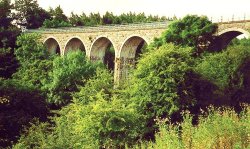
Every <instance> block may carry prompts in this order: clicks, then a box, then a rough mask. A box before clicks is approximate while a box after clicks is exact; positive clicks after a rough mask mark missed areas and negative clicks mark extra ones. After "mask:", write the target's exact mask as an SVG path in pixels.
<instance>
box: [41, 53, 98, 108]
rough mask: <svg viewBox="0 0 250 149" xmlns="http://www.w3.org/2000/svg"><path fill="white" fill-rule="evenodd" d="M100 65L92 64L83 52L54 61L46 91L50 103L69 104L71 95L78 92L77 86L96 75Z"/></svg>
mask: <svg viewBox="0 0 250 149" xmlns="http://www.w3.org/2000/svg"><path fill="white" fill-rule="evenodd" d="M97 65H98V64H94V63H91V62H90V61H88V60H87V58H86V57H85V54H84V53H83V52H81V51H77V52H70V53H68V54H67V55H65V56H64V57H56V58H55V59H54V60H53V71H52V72H51V73H50V74H49V79H48V82H45V84H44V89H45V90H47V91H48V94H47V95H48V102H50V103H56V104H59V105H60V104H61V105H63V104H67V103H69V101H70V100H71V99H72V96H71V94H73V93H74V92H76V91H78V89H77V85H84V81H86V80H88V79H89V78H90V77H91V76H93V75H94V73H95V70H96V67H97Z"/></svg>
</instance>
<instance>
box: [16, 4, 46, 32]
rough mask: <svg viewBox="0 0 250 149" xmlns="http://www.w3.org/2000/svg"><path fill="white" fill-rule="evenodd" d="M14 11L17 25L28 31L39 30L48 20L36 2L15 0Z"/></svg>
mask: <svg viewBox="0 0 250 149" xmlns="http://www.w3.org/2000/svg"><path fill="white" fill-rule="evenodd" d="M15 10H16V11H17V12H16V19H17V23H18V24H20V25H21V26H26V27H27V28H28V29H34V28H39V27H41V26H42V25H43V22H44V21H45V20H46V19H49V18H50V15H49V13H48V12H47V11H45V10H44V9H42V8H41V7H40V6H39V5H38V3H37V0H15Z"/></svg>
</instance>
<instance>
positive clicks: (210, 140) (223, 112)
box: [134, 105, 250, 149]
mask: <svg viewBox="0 0 250 149" xmlns="http://www.w3.org/2000/svg"><path fill="white" fill-rule="evenodd" d="M183 118H184V121H183V122H182V123H181V124H177V125H172V124H170V125H166V124H165V121H164V123H162V122H161V123H160V124H159V126H160V129H159V132H158V133H157V134H156V135H155V142H142V143H140V144H138V145H136V146H135V147H134V148H135V149H249V148H250V106H249V105H247V106H244V110H243V111H242V112H241V113H240V114H237V113H236V112H235V111H234V110H233V109H229V108H223V109H222V108H221V109H214V108H210V109H209V110H208V112H206V113H205V112H204V113H203V115H202V116H200V117H199V122H198V124H197V125H196V126H194V125H192V119H193V116H192V115H191V114H189V113H188V112H186V113H184V114H183Z"/></svg>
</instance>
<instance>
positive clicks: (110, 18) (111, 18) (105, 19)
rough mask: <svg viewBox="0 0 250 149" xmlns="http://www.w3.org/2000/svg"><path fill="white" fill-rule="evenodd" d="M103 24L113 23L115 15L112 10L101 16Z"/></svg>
mask: <svg viewBox="0 0 250 149" xmlns="http://www.w3.org/2000/svg"><path fill="white" fill-rule="evenodd" d="M102 23H103V24H115V23H116V22H115V16H114V15H113V13H112V12H108V11H107V12H106V13H105V14H104V15H103V17H102Z"/></svg>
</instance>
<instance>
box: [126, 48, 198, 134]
mask: <svg viewBox="0 0 250 149" xmlns="http://www.w3.org/2000/svg"><path fill="white" fill-rule="evenodd" d="M191 50H192V49H191V48H182V47H178V46H174V45H173V44H164V45H163V46H161V47H160V48H159V49H157V52H155V50H151V51H149V52H147V53H146V54H145V55H143V56H142V58H141V59H140V60H139V62H138V65H137V69H136V70H135V71H134V78H132V79H131V81H129V86H128V87H127V90H126V93H127V95H126V97H124V98H125V99H126V98H129V99H131V102H133V103H134V104H136V105H137V107H138V109H139V111H141V113H142V114H143V115H145V117H147V118H148V124H147V127H149V128H148V129H149V132H150V133H151V134H152V132H154V129H153V130H152V128H153V127H152V126H154V125H155V122H154V119H155V118H156V117H166V116H170V115H171V114H172V113H173V112H176V111H177V110H179V109H180V108H181V107H184V106H186V105H182V104H181V103H185V104H188V105H190V104H192V103H193V100H192V99H184V98H183V99H182V98H180V96H179V94H178V86H179V85H180V84H182V83H184V81H185V79H184V76H185V74H186V73H187V72H188V71H190V70H191V69H192V65H193V64H194V61H193V58H192V57H191V56H190V55H191ZM182 92H184V93H186V94H188V92H186V91H185V90H183V91H182ZM126 93H125V94H126ZM150 129H151V130H150Z"/></svg>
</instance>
